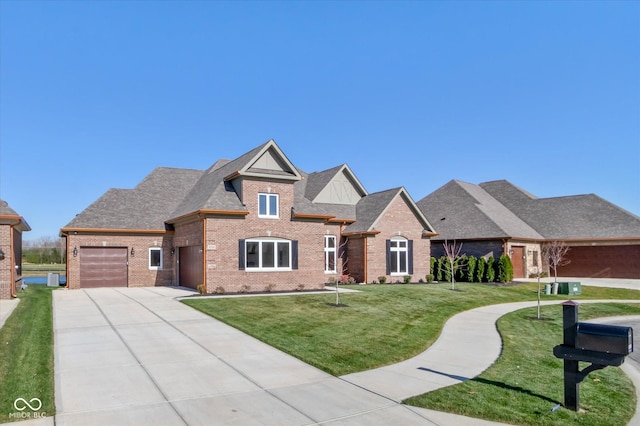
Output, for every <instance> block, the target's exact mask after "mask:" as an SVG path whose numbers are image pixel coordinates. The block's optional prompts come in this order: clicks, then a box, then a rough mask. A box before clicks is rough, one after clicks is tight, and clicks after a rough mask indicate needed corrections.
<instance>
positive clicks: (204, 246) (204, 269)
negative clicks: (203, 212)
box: [202, 217, 209, 293]
mask: <svg viewBox="0 0 640 426" xmlns="http://www.w3.org/2000/svg"><path fill="white" fill-rule="evenodd" d="M206 249H207V218H206V217H203V218H202V284H203V285H204V292H205V293H208V292H209V291H208V289H207V250H206Z"/></svg>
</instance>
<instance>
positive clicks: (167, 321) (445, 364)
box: [48, 287, 638, 426]
mask: <svg viewBox="0 0 640 426" xmlns="http://www.w3.org/2000/svg"><path fill="white" fill-rule="evenodd" d="M189 294H193V293H191V292H189V291H187V290H184V289H178V288H171V287H151V288H125V289H122V288H120V289H115V288H109V289H92V290H73V291H66V290H60V291H56V292H53V308H54V309H53V310H54V337H55V387H56V389H55V391H56V409H57V414H56V416H55V423H56V424H58V425H67V424H69V425H75V424H94V425H101V424H104V425H110V424H118V425H120V424H131V425H145V424H154V423H156V424H189V425H197V424H207V425H210V424H242V425H244V424H267V425H272V424H278V425H308V424H325V423H330V424H345V425H347V424H348V425H365V424H366V425H388V424H403V425H404V424H407V425H414V424H415V425H436V424H437V425H443V426H445V425H461V424H464V425H478V426H480V425H483V426H484V425H496V424H497V423H493V422H487V421H483V420H477V419H471V418H467V417H462V416H457V415H452V414H448V413H441V412H436V411H430V410H424V409H420V408H415V407H408V406H404V405H402V404H400V401H402V400H403V399H405V398H407V397H410V396H413V395H418V394H421V393H424V392H428V391H431V390H435V389H438V388H441V387H444V386H449V385H451V384H455V383H459V382H461V381H463V380H466V379H468V378H472V377H474V376H477V375H478V374H480V373H481V372H482V371H484V370H485V369H486V368H488V367H489V366H490V365H491V364H493V362H494V361H495V360H496V359H497V357H498V356H499V354H500V350H501V340H500V336H499V335H498V333H497V330H496V327H495V321H496V320H497V319H498V318H499V317H501V316H502V315H504V314H505V313H508V312H510V311H512V310H516V309H520V308H523V307H528V306H535V305H536V303H535V302H525V303H510V304H502V305H493V306H487V307H483V308H478V309H474V310H471V311H467V312H463V313H461V314H458V315H456V316H454V317H452V318H451V319H450V320H449V321H448V322H447V323H446V325H445V327H444V329H443V332H442V334H441V336H440V338H439V339H438V340H437V341H436V343H435V344H434V345H433V346H432V347H430V348H429V349H428V350H427V351H425V352H424V353H422V354H420V355H419V356H417V357H415V358H412V359H410V360H407V361H404V362H402V363H399V364H396V365H392V366H388V367H383V368H379V369H375V370H371V371H366V372H361V373H355V374H350V375H346V376H343V377H339V378H338V377H333V376H330V375H328V374H326V373H324V372H322V371H320V370H318V369H316V368H314V367H311V366H309V365H307V364H305V363H303V362H301V361H299V360H297V359H295V358H293V357H291V356H289V355H287V354H284V353H283V352H280V351H278V350H276V349H274V348H272V347H271V346H268V345H266V344H264V343H262V342H260V341H258V340H256V339H254V338H252V337H249V336H247V335H246V334H244V333H242V332H240V331H238V330H236V329H234V328H232V327H229V326H227V325H225V324H223V323H221V322H220V321H217V320H215V319H213V318H211V317H209V316H207V315H204V314H201V313H199V312H197V311H195V310H193V309H191V308H189V307H188V306H186V305H184V304H182V303H180V302H179V301H177V300H176V298H178V297H184V296H187V295H189ZM593 302H595V301H593ZM628 302H634V303H638V300H633V301H628ZM554 303H560V301H553V302H544V304H545V305H546V304H554ZM581 303H587V301H582V302H581ZM48 419H50V420H51V423H48V424H53V419H52V418H48Z"/></svg>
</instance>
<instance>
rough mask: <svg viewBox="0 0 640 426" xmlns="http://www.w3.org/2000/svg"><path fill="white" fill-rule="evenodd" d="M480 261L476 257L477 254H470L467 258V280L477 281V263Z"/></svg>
mask: <svg viewBox="0 0 640 426" xmlns="http://www.w3.org/2000/svg"><path fill="white" fill-rule="evenodd" d="M477 262H478V259H476V258H475V256H469V257H468V258H467V281H469V282H470V283H473V282H475V281H476V276H475V273H476V263H477Z"/></svg>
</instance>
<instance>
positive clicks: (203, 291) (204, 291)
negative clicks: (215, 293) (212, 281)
mask: <svg viewBox="0 0 640 426" xmlns="http://www.w3.org/2000/svg"><path fill="white" fill-rule="evenodd" d="M196 288H197V289H198V293H200V294H207V286H206V285H205V284H200V285H198V286H197V287H196Z"/></svg>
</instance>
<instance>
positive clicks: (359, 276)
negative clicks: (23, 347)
mask: <svg viewBox="0 0 640 426" xmlns="http://www.w3.org/2000/svg"><path fill="white" fill-rule="evenodd" d="M61 234H62V235H63V236H65V237H66V238H67V258H68V263H67V268H68V270H67V285H68V287H69V288H81V287H101V286H154V285H181V286H187V287H193V288H196V287H197V286H198V285H200V284H203V283H204V284H205V285H206V291H207V292H208V293H215V292H223V291H224V292H260V291H279V290H302V289H305V290H308V289H321V288H323V287H324V284H325V283H327V282H332V281H335V280H337V279H339V278H340V275H342V274H345V273H348V274H350V275H351V276H352V277H354V278H355V280H356V281H357V282H372V281H374V280H377V279H378V276H380V275H386V276H387V277H388V279H390V280H395V279H400V280H402V277H403V276H405V275H413V276H415V281H418V279H419V278H420V277H422V278H424V276H425V275H426V274H428V273H429V257H430V242H429V240H430V237H431V236H433V235H434V233H433V229H432V227H431V225H430V224H429V222H428V221H427V220H426V218H425V217H424V215H423V214H422V212H421V211H420V210H419V209H418V208H417V206H416V204H415V203H414V202H413V200H412V199H411V197H410V196H409V194H408V193H407V191H406V190H405V189H404V188H398V189H394V190H389V191H384V192H380V193H375V194H368V193H367V191H366V190H365V189H364V187H363V186H362V184H361V183H360V182H359V181H358V179H357V178H356V176H355V175H354V174H353V172H352V171H351V169H350V168H349V167H348V166H347V165H346V164H345V165H341V166H338V167H335V168H333V169H330V170H326V171H323V172H317V173H311V174H307V173H304V172H302V171H301V170H299V169H297V168H296V167H295V166H294V165H293V164H292V163H291V162H290V161H289V159H288V158H287V157H286V156H285V155H284V153H283V152H282V151H281V149H280V148H279V147H278V145H277V144H276V143H275V142H274V141H273V140H270V141H268V142H266V143H264V144H263V145H260V146H258V147H256V148H255V149H253V150H251V151H250V152H248V153H246V154H244V155H242V156H240V157H238V158H236V159H235V160H232V161H229V160H220V161H217V162H216V163H215V164H213V165H212V166H211V167H210V168H209V169H207V170H204V171H202V170H190V169H171V168H157V169H155V170H154V171H153V172H152V173H151V174H149V175H148V176H147V177H146V178H145V179H144V180H143V181H142V182H140V183H139V184H138V185H137V186H136V187H135V188H133V189H111V190H109V191H107V192H106V193H105V194H104V195H103V196H102V197H100V198H99V199H98V200H97V201H95V202H94V203H93V204H91V205H90V206H89V207H87V208H86V209H85V210H84V211H83V212H82V213H80V214H79V215H78V216H76V217H75V218H74V219H73V220H72V221H71V222H70V223H69V224H68V225H67V226H65V227H64V228H62V230H61Z"/></svg>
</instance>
